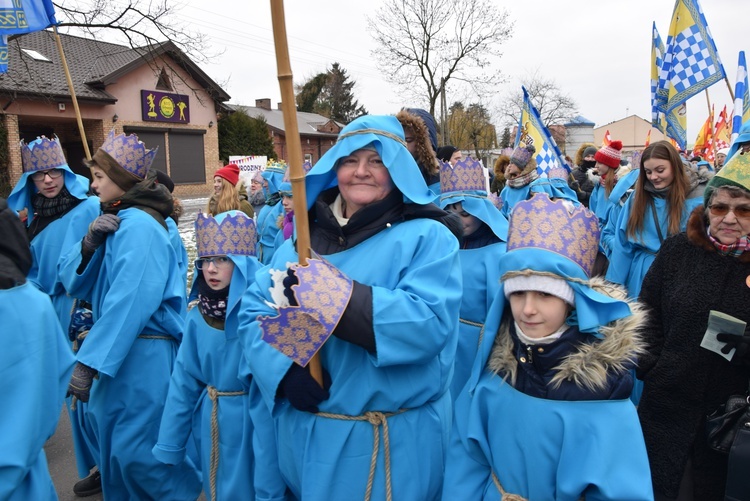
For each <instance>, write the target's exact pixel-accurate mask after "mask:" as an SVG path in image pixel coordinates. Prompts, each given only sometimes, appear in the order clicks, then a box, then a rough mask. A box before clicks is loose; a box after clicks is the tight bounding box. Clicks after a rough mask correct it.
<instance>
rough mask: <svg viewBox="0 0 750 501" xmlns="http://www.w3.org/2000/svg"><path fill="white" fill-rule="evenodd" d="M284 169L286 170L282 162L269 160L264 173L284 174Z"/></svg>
mask: <svg viewBox="0 0 750 501" xmlns="http://www.w3.org/2000/svg"><path fill="white" fill-rule="evenodd" d="M286 168H287V165H286V162H284V161H283V160H282V161H280V162H276V161H273V160H269V161H268V163H267V164H266V169H265V171H266V172H276V173H279V174H284V173H285V172H286Z"/></svg>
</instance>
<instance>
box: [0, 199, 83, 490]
mask: <svg viewBox="0 0 750 501" xmlns="http://www.w3.org/2000/svg"><path fill="white" fill-rule="evenodd" d="M24 230H25V228H24V227H23V224H22V223H21V221H20V220H19V219H18V217H17V215H16V213H15V211H14V210H11V209H9V208H8V205H7V204H6V201H5V199H1V198H0V234H1V235H2V236H3V238H2V239H1V240H0V317H1V318H2V319H3V330H2V333H3V349H2V351H0V380H1V381H3V398H4V399H5V401H6V403H7V405H6V407H5V408H4V409H3V412H0V430H1V431H0V499H3V500H6V501H28V500H32V499H33V500H38V501H47V500H57V494H56V493H55V487H54V486H53V485H52V479H51V478H50V474H49V469H48V467H47V457H46V456H45V454H44V444H45V442H46V441H47V440H48V439H49V438H50V437H51V436H52V435H53V434H54V432H55V428H56V427H57V421H58V419H59V418H60V407H61V406H62V404H63V397H64V396H65V390H66V389H67V387H68V380H69V379H70V373H71V372H72V370H73V363H74V362H75V360H74V358H73V354H72V353H71V351H70V348H69V347H68V346H67V343H66V342H65V339H64V336H63V333H62V329H61V328H60V322H59V321H58V319H57V316H56V315H55V310H54V308H53V307H52V303H51V302H50V298H49V296H48V295H47V294H45V293H43V292H41V291H39V290H38V289H37V288H36V287H34V285H33V284H31V283H30V282H28V281H27V280H26V278H25V276H26V273H28V271H29V269H31V266H32V256H31V253H30V252H29V241H28V239H27V237H26V235H25V231H24Z"/></svg>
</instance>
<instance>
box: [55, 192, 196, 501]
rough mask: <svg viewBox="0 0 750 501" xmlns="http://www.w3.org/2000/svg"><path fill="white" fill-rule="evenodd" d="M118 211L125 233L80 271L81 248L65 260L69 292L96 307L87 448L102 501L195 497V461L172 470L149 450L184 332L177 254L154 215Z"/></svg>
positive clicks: (83, 353) (84, 350) (90, 340)
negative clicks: (93, 454) (94, 456)
mask: <svg viewBox="0 0 750 501" xmlns="http://www.w3.org/2000/svg"><path fill="white" fill-rule="evenodd" d="M165 190H166V189H165ZM117 215H118V216H119V217H120V227H119V229H118V230H117V231H116V232H114V233H112V234H110V235H108V236H107V238H106V241H105V243H104V244H103V245H102V246H101V247H99V248H98V249H97V250H96V252H95V253H94V255H93V257H92V258H91V261H90V262H89V263H88V264H87V265H86V267H85V268H84V269H83V270H80V273H79V270H78V268H79V266H80V264H81V244H80V242H79V243H78V244H77V245H75V246H73V247H72V248H71V249H70V251H69V252H68V254H67V255H66V256H64V257H63V259H62V261H61V263H60V274H61V277H62V280H63V283H64V284H65V286H66V288H67V289H68V290H69V291H70V293H71V294H73V295H75V296H76V297H81V298H84V299H86V300H88V301H90V302H91V303H92V305H93V315H94V326H93V327H92V329H91V331H90V332H89V334H88V336H87V337H86V341H85V342H84V343H83V345H82V346H81V349H80V350H79V351H78V355H77V359H78V361H79V362H80V363H82V364H84V365H87V366H88V367H91V368H93V369H96V370H97V371H98V372H99V377H98V379H95V380H94V382H93V386H92V388H91V396H90V400H89V402H88V405H87V406H86V418H87V422H88V423H90V425H91V429H92V433H91V435H92V436H91V437H89V441H90V445H91V446H92V448H93V450H95V451H97V453H98V458H97V459H98V460H97V464H98V465H99V467H100V470H101V474H102V488H103V493H104V496H105V498H106V499H108V500H116V499H123V500H125V499H174V500H178V499H185V500H194V499H195V498H196V497H197V495H198V493H199V492H200V479H199V477H198V474H197V472H196V470H195V468H194V467H193V465H192V462H190V461H186V462H184V463H181V464H179V465H175V466H167V465H165V464H163V463H161V462H159V461H157V460H156V458H155V457H154V456H153V454H152V453H151V449H152V448H153V446H154V444H156V441H157V435H158V432H159V422H160V420H161V414H162V410H163V408H164V402H165V401H166V397H167V389H168V387H169V379H170V375H171V372H172V367H173V365H174V360H175V357H176V356H177V348H178V346H179V342H180V340H181V339H182V332H183V328H184V315H185V300H186V298H185V296H184V295H183V293H182V291H184V290H185V284H184V282H183V281H182V277H181V276H180V275H181V273H180V270H179V265H178V256H177V254H176V252H175V249H174V247H173V245H172V243H171V242H170V236H169V233H168V231H167V230H166V229H165V228H164V227H163V226H162V225H161V224H160V223H158V222H157V221H156V219H154V218H153V217H152V216H151V215H149V214H148V213H146V212H144V211H142V210H140V209H138V208H135V207H133V208H127V209H123V210H120V211H119V212H118V214H117Z"/></svg>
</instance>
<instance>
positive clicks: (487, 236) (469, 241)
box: [461, 222, 500, 249]
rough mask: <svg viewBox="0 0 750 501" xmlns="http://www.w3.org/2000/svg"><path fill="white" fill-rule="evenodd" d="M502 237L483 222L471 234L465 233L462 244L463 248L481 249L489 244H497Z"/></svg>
mask: <svg viewBox="0 0 750 501" xmlns="http://www.w3.org/2000/svg"><path fill="white" fill-rule="evenodd" d="M499 241H500V239H499V238H498V237H497V235H495V234H494V233H493V232H492V228H490V227H489V226H487V223H485V222H482V224H481V225H480V226H479V228H477V229H476V231H475V232H474V233H472V234H471V235H464V238H463V242H462V244H461V248H462V249H479V248H482V247H487V246H488V245H492V244H496V243H498V242H499Z"/></svg>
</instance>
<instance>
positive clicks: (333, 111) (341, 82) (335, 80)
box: [296, 63, 367, 123]
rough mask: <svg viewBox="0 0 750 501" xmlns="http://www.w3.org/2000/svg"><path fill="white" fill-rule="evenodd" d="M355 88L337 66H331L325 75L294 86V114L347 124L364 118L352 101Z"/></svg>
mask: <svg viewBox="0 0 750 501" xmlns="http://www.w3.org/2000/svg"><path fill="white" fill-rule="evenodd" d="M355 84H356V82H354V81H353V80H349V75H347V73H346V70H345V69H344V68H342V67H341V66H340V65H339V63H333V64H332V65H331V69H329V70H328V71H326V72H325V73H318V74H317V75H315V76H314V77H312V78H311V79H309V80H308V81H307V82H305V83H304V84H302V85H298V86H297V96H296V100H297V110H298V111H306V112H312V113H317V114H319V115H323V116H324V117H327V118H330V119H332V120H336V121H337V122H343V123H349V122H351V121H352V120H354V119H355V118H357V117H359V116H361V115H366V114H367V110H366V109H365V107H364V106H362V105H360V104H359V101H357V100H356V99H355V98H354V93H353V89H354V86H355Z"/></svg>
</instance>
